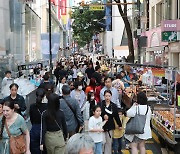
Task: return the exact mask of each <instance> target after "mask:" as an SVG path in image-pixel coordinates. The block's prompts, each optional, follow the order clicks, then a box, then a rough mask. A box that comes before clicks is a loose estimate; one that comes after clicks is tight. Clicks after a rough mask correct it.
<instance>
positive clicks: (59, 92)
mask: <svg viewBox="0 0 180 154" xmlns="http://www.w3.org/2000/svg"><path fill="white" fill-rule="evenodd" d="M63 85H66V77H65V76H61V77H60V80H59V83H58V85H57V87H56V94H57V95H59V97H62V87H63Z"/></svg>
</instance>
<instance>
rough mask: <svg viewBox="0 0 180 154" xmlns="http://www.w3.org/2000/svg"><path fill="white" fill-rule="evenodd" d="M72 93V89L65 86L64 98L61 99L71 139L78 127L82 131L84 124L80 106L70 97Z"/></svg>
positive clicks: (61, 107) (63, 90) (63, 88)
mask: <svg viewBox="0 0 180 154" xmlns="http://www.w3.org/2000/svg"><path fill="white" fill-rule="evenodd" d="M70 92H71V90H70V87H69V86H68V85H63V87H62V94H63V98H62V99H60V109H61V110H63V112H64V115H65V119H66V125H67V131H68V134H69V137H71V136H72V135H74V134H75V133H76V132H77V129H78V128H77V127H79V128H80V129H81V128H82V127H83V124H84V121H83V117H82V115H81V110H80V107H79V104H78V102H77V101H76V100H75V99H74V98H72V97H71V96H70Z"/></svg>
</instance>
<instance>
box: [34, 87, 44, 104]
mask: <svg viewBox="0 0 180 154" xmlns="http://www.w3.org/2000/svg"><path fill="white" fill-rule="evenodd" d="M45 94H46V93H45V90H44V89H42V88H38V89H37V91H36V105H37V107H39V106H40V104H41V103H42V99H43V97H44V96H45Z"/></svg>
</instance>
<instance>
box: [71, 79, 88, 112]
mask: <svg viewBox="0 0 180 154" xmlns="http://www.w3.org/2000/svg"><path fill="white" fill-rule="evenodd" d="M74 88H75V89H74V90H73V91H71V94H70V95H71V97H72V98H74V99H76V100H77V102H78V104H79V107H80V109H81V111H82V107H83V105H84V103H86V94H85V92H84V91H83V90H82V83H81V82H80V81H76V82H74Z"/></svg>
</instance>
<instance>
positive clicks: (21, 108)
mask: <svg viewBox="0 0 180 154" xmlns="http://www.w3.org/2000/svg"><path fill="white" fill-rule="evenodd" d="M6 101H11V102H13V103H14V104H18V105H19V109H16V112H17V113H19V114H20V115H22V114H21V112H23V111H25V110H26V103H25V99H24V97H23V96H21V95H19V94H17V96H16V98H15V99H12V98H11V95H9V96H8V97H5V98H4V99H3V100H2V102H1V104H3V103H4V102H6Z"/></svg>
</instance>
